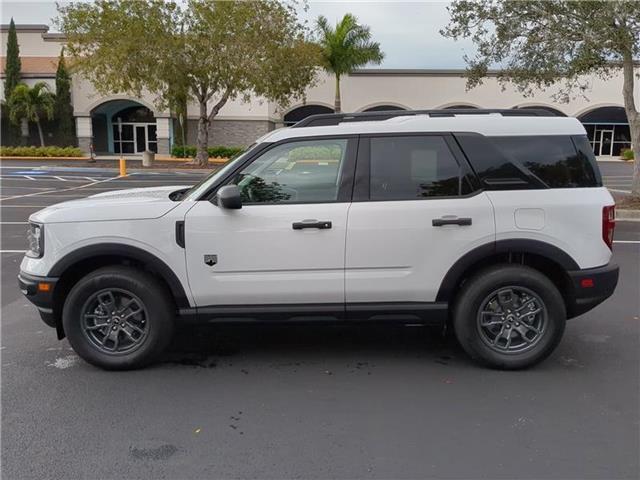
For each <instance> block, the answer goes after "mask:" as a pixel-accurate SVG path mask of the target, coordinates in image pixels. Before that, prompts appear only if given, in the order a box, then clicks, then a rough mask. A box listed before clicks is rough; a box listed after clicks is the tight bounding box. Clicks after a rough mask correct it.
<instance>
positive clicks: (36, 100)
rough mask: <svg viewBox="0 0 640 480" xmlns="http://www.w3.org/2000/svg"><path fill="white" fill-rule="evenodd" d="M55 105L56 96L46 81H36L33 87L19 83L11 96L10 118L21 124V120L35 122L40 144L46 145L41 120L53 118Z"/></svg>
mask: <svg viewBox="0 0 640 480" xmlns="http://www.w3.org/2000/svg"><path fill="white" fill-rule="evenodd" d="M54 106H55V96H54V95H53V94H52V93H51V92H50V91H49V86H48V85H47V84H46V83H44V82H38V83H36V84H35V85H34V86H33V87H32V88H29V85H27V84H26V83H19V84H18V85H17V86H16V88H14V89H13V92H11V96H10V97H9V101H8V107H9V118H10V120H11V121H12V122H13V123H15V124H16V125H19V124H20V122H21V121H23V120H24V121H27V122H34V123H35V124H36V125H37V126H38V134H39V135H40V146H41V147H44V135H43V134H42V125H41V124H40V122H41V120H44V119H45V118H46V119H47V120H51V119H52V118H53V111H54Z"/></svg>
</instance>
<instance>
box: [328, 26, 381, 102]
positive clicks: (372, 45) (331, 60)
mask: <svg viewBox="0 0 640 480" xmlns="http://www.w3.org/2000/svg"><path fill="white" fill-rule="evenodd" d="M316 25H317V31H318V33H319V34H320V39H319V43H320V48H321V49H322V67H323V68H324V69H325V70H326V71H327V72H329V73H333V74H334V75H335V79H336V96H335V105H334V109H335V111H336V112H340V111H341V110H342V101H341V98H340V77H341V76H342V75H345V74H347V73H349V72H350V71H351V70H353V69H355V68H358V67H362V66H364V65H366V64H368V63H374V64H376V65H379V64H380V63H381V62H382V60H383V59H384V53H383V52H382V51H381V50H380V44H379V43H378V42H374V41H372V40H371V29H370V28H369V27H368V26H367V25H360V24H359V23H358V19H357V18H356V17H355V16H353V15H352V14H350V13H347V14H346V15H345V16H344V17H342V20H340V21H339V22H338V23H337V24H336V26H335V28H334V27H332V26H331V25H330V24H329V20H327V18H326V17H324V16H320V17H318V20H317V21H316Z"/></svg>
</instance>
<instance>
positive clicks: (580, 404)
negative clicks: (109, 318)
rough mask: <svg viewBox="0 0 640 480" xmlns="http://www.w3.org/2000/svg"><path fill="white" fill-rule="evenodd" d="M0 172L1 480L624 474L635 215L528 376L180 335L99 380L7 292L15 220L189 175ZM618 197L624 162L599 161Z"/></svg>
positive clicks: (304, 332)
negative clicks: (550, 350) (607, 272)
mask: <svg viewBox="0 0 640 480" xmlns="http://www.w3.org/2000/svg"><path fill="white" fill-rule="evenodd" d="M37 165H38V164H37V162H36V163H34V162H31V163H29V164H27V163H25V164H21V163H19V162H11V163H6V162H5V163H3V164H2V165H0V174H1V175H0V176H1V186H2V192H1V200H0V210H1V216H2V220H1V227H2V238H1V255H2V256H1V260H2V272H1V274H2V285H1V293H2V321H1V327H2V345H1V347H0V348H1V351H0V353H1V361H2V369H1V373H2V464H3V472H4V474H5V478H11V479H14V478H51V479H70V478H101V479H103V478H123V477H124V478H153V479H156V478H171V479H177V478H301V477H304V478H319V479H320V478H322V479H324V478H394V479H395V478H491V479H494V478H514V477H518V478H562V479H568V478H576V479H577V478H579V479H591V478H593V479H595V478H598V479H622V478H625V479H626V478H629V479H632V478H633V479H636V478H638V477H639V476H640V460H639V458H640V457H639V456H638V452H639V451H640V222H619V223H618V226H617V230H616V235H615V245H614V261H615V262H617V263H618V264H619V265H620V266H621V276H620V282H619V286H618V289H617V290H616V293H615V294H614V296H613V297H612V298H610V299H609V300H608V301H607V302H606V303H604V304H602V305H601V306H599V307H598V308H596V309H595V310H593V311H591V312H589V313H587V314H585V315H584V316H582V317H580V318H578V319H575V320H572V321H570V322H569V323H568V325H567V330H566V333H565V336H564V339H563V341H562V343H561V344H560V346H559V347H558V349H557V350H556V351H555V353H554V354H553V355H552V356H551V357H550V358H549V359H548V360H547V361H546V362H544V363H543V364H541V365H539V366H538V367H536V368H533V369H531V370H527V371H521V372H500V371H492V370H487V369H483V368H480V367H478V366H476V365H475V364H473V363H471V362H470V361H469V360H468V359H467V357H466V356H465V355H464V354H463V352H462V351H461V349H460V348H459V347H458V346H457V345H456V343H455V342H454V341H453V340H452V339H451V338H450V337H443V336H442V335H441V333H440V332H439V331H434V330H432V329H426V328H420V327H382V326H375V327H366V328H363V327H362V326H360V327H353V326H351V327H343V326H331V327H318V326H286V327H284V326H260V327H246V326H243V327H239V326H236V327H220V326H218V327H206V328H204V327H198V328H194V327H190V328H188V329H187V328H184V329H182V330H180V332H179V334H178V336H177V338H176V340H175V341H174V342H173V344H172V346H171V348H170V351H169V352H168V353H167V354H166V356H165V358H164V359H163V362H161V363H160V364H158V365H155V366H153V367H150V368H147V369H145V370H141V371H134V372H105V371H101V370H98V369H96V368H94V367H91V366H89V365H88V364H86V363H84V362H82V361H81V360H80V359H79V358H78V357H77V356H76V355H74V353H73V352H72V351H71V349H70V347H69V344H68V343H67V342H66V340H63V341H61V342H59V341H58V340H56V336H55V332H54V331H53V330H52V329H50V328H48V327H47V326H45V325H44V324H43V323H42V322H41V320H40V318H39V316H38V315H37V313H36V309H35V308H34V307H33V306H31V305H30V304H29V302H28V301H26V300H25V299H24V298H23V297H22V295H21V293H20V292H19V290H18V287H17V283H16V275H17V273H18V269H19V264H20V261H21V259H22V256H23V252H24V249H25V229H26V221H27V219H28V217H29V215H30V214H31V213H33V212H35V211H37V210H40V209H41V208H44V207H45V206H47V205H51V204H54V203H58V202H61V201H67V200H72V199H75V198H82V197H85V196H87V195H91V194H95V193H99V192H102V191H106V190H115V189H122V188H134V187H148V186H155V185H188V184H192V183H194V182H196V181H197V180H198V179H199V178H200V176H201V174H200V173H196V172H189V171H182V172H179V173H167V172H165V173H162V172H160V173H148V172H144V173H138V172H134V173H133V174H131V175H129V176H128V177H125V178H115V173H114V172H113V171H106V170H97V169H62V170H58V169H38V168H36V166H37ZM601 170H602V171H603V175H604V177H605V183H606V184H607V185H608V186H609V187H610V188H611V189H614V190H619V191H622V192H624V191H628V189H629V186H630V183H631V182H630V172H631V165H628V164H618V163H615V164H614V163H611V164H601Z"/></svg>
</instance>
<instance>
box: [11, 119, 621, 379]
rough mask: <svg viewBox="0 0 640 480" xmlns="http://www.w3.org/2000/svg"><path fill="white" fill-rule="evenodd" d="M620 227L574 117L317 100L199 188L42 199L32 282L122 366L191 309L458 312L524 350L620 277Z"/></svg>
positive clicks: (489, 355) (504, 347)
mask: <svg viewBox="0 0 640 480" xmlns="http://www.w3.org/2000/svg"><path fill="white" fill-rule="evenodd" d="M613 229H614V201H613V199H612V197H611V195H610V194H609V192H608V191H607V189H606V188H604V187H603V186H602V181H601V177H600V174H599V171H598V167H597V165H596V162H595V158H594V156H593V153H592V151H591V148H590V146H589V142H588V141H587V137H586V135H585V130H584V128H583V127H582V125H581V124H580V122H578V120H576V119H575V118H566V117H564V118H562V117H553V116H549V115H548V114H546V112H543V111H531V110H506V111H499V110H475V111H467V110H452V111H450V110H444V111H442V110H441V111H413V112H393V113H392V112H379V113H365V114H336V115H317V116H313V117H309V118H307V119H305V120H303V121H302V122H300V123H298V124H296V125H294V126H293V127H292V128H286V129H281V130H276V131H274V132H271V133H269V134H267V135H265V136H264V137H262V138H261V139H259V140H258V141H257V142H256V143H255V144H254V145H253V146H252V147H250V148H249V149H248V150H247V151H246V152H245V153H244V154H242V155H241V156H240V157H238V158H236V159H235V160H234V161H232V162H230V163H229V164H228V165H226V166H225V167H224V168H222V169H221V170H220V171H218V172H215V173H213V174H212V175H209V176H208V177H206V178H205V179H204V180H203V181H202V182H200V183H199V184H197V185H195V186H193V187H191V188H186V187H162V188H140V189H132V190H123V191H115V192H109V193H101V194H98V195H93V196H91V197H88V198H86V199H82V200H74V201H70V202H65V203H61V204H58V205H54V206H51V207H48V208H45V209H44V210H41V211H39V212H37V213H35V214H33V215H32V216H31V217H30V234H29V237H30V238H29V240H30V251H29V252H28V253H27V255H26V256H25V258H24V260H23V261H22V264H21V272H20V275H19V282H20V286H21V289H22V290H23V292H24V293H25V295H26V296H27V298H29V299H30V300H31V301H32V302H33V303H34V304H35V305H36V306H37V307H38V309H39V311H40V315H41V316H42V318H43V320H44V321H45V322H46V323H47V324H48V325H50V326H52V327H55V328H56V329H57V333H58V337H59V338H63V337H64V336H65V335H66V336H67V337H68V339H69V342H70V343H71V346H72V347H73V348H74V349H75V351H76V352H77V353H78V354H79V355H80V356H81V357H82V358H84V359H85V360H86V361H88V362H90V363H92V364H94V365H98V366H100V367H103V368H108V369H127V368H135V367H139V366H142V365H145V364H148V363H149V362H151V361H152V360H153V359H155V358H157V357H158V355H159V354H160V353H161V351H162V350H163V349H164V348H165V347H166V346H167V344H168V343H169V341H170V339H171V336H172V331H173V326H174V324H177V323H178V322H187V321H195V322H246V321H284V322H298V321H314V322H316V321H331V322H335V321H344V322H356V321H359V322H364V323H367V322H376V323H379V322H400V323H404V324H416V323H423V324H432V323H434V324H439V325H447V324H450V325H451V326H452V328H453V330H454V331H455V334H456V336H457V338H458V340H459V341H460V343H461V344H462V346H463V348H464V349H465V350H466V351H467V352H468V353H469V355H471V356H472V357H473V358H475V359H477V360H479V361H481V362H482V363H484V364H486V365H489V366H493V367H498V368H507V369H516V368H523V367H527V366H530V365H533V364H535V363H537V362H539V361H541V360H542V359H544V358H545V357H546V356H548V355H549V354H550V353H551V352H552V351H553V349H554V348H555V347H556V345H557V344H558V342H559V341H560V339H561V337H562V333H563V331H564V327H565V320H566V319H567V318H571V317H575V316H577V315H580V314H582V313H584V312H586V311H587V310H590V309H591V308H593V307H595V306H596V305H598V304H599V303H601V302H602V301H603V300H605V299H606V298H607V297H609V296H610V295H611V294H612V293H613V291H614V289H615V286H616V283H617V279H618V267H617V266H615V265H612V264H610V263H609V261H610V259H611V244H612V238H613Z"/></svg>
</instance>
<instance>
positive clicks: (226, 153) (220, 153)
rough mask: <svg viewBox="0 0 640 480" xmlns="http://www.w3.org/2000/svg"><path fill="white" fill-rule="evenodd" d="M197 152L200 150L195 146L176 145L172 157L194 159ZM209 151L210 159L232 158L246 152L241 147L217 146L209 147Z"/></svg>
mask: <svg viewBox="0 0 640 480" xmlns="http://www.w3.org/2000/svg"><path fill="white" fill-rule="evenodd" d="M197 151H198V148H197V147H195V146H193V145H185V146H184V147H182V146H179V145H174V146H173V147H172V148H171V155H172V156H174V157H178V158H185V157H189V158H192V157H195V156H196V152H197ZM207 151H208V152H209V157H213V158H231V157H235V156H236V155H238V154H240V153H242V152H244V149H243V148H241V147H222V146H217V147H209V148H208V149H207Z"/></svg>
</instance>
